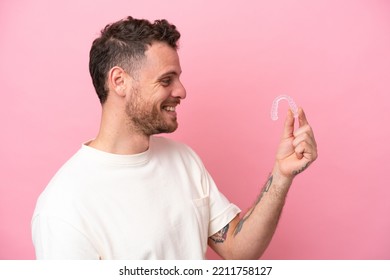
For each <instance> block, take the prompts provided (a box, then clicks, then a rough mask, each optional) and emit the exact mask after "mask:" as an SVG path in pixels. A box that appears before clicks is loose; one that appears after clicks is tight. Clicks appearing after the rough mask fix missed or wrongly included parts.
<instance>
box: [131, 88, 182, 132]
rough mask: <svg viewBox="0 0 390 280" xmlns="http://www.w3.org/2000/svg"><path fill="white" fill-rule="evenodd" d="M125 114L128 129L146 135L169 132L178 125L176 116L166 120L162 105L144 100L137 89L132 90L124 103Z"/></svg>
mask: <svg viewBox="0 0 390 280" xmlns="http://www.w3.org/2000/svg"><path fill="white" fill-rule="evenodd" d="M171 102H172V101H171ZM175 102H177V101H175ZM126 115H127V117H128V123H129V127H130V129H132V130H135V131H136V132H138V133H142V134H144V135H146V136H151V135H154V134H160V133H171V132H174V131H175V130H176V129H177V127H178V123H177V121H176V118H174V119H172V120H166V119H165V118H164V112H163V109H162V107H159V105H158V104H154V103H152V102H150V101H149V102H148V101H147V100H144V99H143V98H142V94H141V93H140V91H139V90H137V89H134V90H133V92H132V94H131V97H130V99H129V100H128V102H127V104H126Z"/></svg>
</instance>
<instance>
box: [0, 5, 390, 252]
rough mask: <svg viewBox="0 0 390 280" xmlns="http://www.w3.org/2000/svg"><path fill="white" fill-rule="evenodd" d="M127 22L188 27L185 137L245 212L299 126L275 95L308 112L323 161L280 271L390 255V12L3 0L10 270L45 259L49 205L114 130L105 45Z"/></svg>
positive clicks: (287, 234)
mask: <svg viewBox="0 0 390 280" xmlns="http://www.w3.org/2000/svg"><path fill="white" fill-rule="evenodd" d="M127 15H133V16H135V17H144V18H148V19H150V20H154V19H156V18H167V19H168V20H169V21H171V22H173V23H174V24H175V25H177V27H178V28H179V30H180V31H181V33H182V40H181V49H180V56H181V63H182V68H183V71H184V73H183V82H184V84H185V85H186V88H187V94H188V95H187V99H186V100H184V102H182V105H181V106H180V109H179V117H180V128H179V130H178V131H177V132H176V133H174V134H172V135H170V136H169V137H172V138H174V139H177V140H180V141H184V142H186V143H188V144H189V145H190V146H192V147H193V148H194V149H195V150H196V151H197V152H198V153H199V154H200V156H201V157H202V158H203V160H204V163H205V164H206V166H207V167H208V169H209V171H210V172H211V173H212V175H213V177H214V179H215V181H216V182H217V184H218V185H219V188H220V189H221V190H222V191H223V192H224V193H225V195H226V196H227V197H228V198H230V199H231V200H232V201H233V202H235V203H236V204H237V205H239V206H240V207H241V208H243V209H247V208H248V207H249V206H250V205H251V204H252V203H253V201H254V200H255V198H256V196H257V194H258V193H259V189H260V187H261V186H262V185H263V183H264V181H265V179H266V177H267V175H268V172H269V171H270V170H271V167H272V165H273V157H274V153H275V148H276V146H277V143H278V140H279V137H280V132H281V129H282V123H283V121H282V120H279V121H277V122H273V121H271V119H270V108H271V103H272V100H273V98H274V97H276V96H277V95H279V94H289V95H291V96H292V97H293V98H294V99H295V100H296V102H297V103H298V104H299V105H300V106H302V107H303V108H304V109H305V111H306V113H307V117H308V119H309V121H310V123H311V125H312V127H313V129H314V131H315V133H316V139H317V142H318V147H319V158H318V160H317V162H316V163H315V164H313V165H312V166H311V168H310V169H308V170H307V171H306V172H305V173H304V174H301V175H300V176H299V177H298V178H297V179H296V181H295V183H294V185H293V187H292V189H291V191H290V193H289V196H288V200H287V204H286V206H285V209H284V212H283V215H282V219H281V221H280V224H279V227H278V230H277V232H276V234H275V236H274V239H273V241H272V243H271V245H270V247H269V248H268V250H267V251H266V253H265V255H264V256H263V258H264V259H390V218H389V214H390V203H389V198H390V168H389V156H390V144H389V143H390V125H389V124H388V122H389V120H390V118H389V116H390V107H389V104H390V4H389V2H388V1H386V0H343V1H340V0H316V1H312V0H299V1H292V0H291V1H290V0H274V1H265V0H261V1H254V0H253V1H226V0H224V1H205V0H204V1H200V0H192V1H179V0H177V1H174V0H166V1H141V0H138V1H129V0H116V1H109V0H107V1H104V0H100V1H95V0H85V1H80V0H77V1H76V0H67V1H51V0H35V1H27V0H25V1H12V0H2V1H1V2H0V90H1V97H2V102H1V110H0V120H1V124H2V129H1V132H0V133H1V137H0V143H1V144H0V155H1V161H0V172H1V173H0V176H1V178H0V259H33V258H34V257H35V256H34V250H33V246H32V242H31V233H30V232H31V231H30V220H31V216H32V213H33V209H34V207H35V202H36V199H37V197H38V195H39V194H40V192H41V191H42V190H43V188H44V187H45V186H46V184H47V183H48V181H49V180H50V179H51V177H52V176H53V174H54V173H55V172H56V171H57V169H58V168H59V167H60V166H61V165H62V164H63V163H64V162H65V161H66V160H67V159H68V158H69V157H70V156H71V155H72V154H73V153H74V152H75V151H76V150H77V149H78V148H79V146H80V144H81V142H83V141H85V140H88V139H90V138H93V137H94V136H95V134H96V132H97V129H98V125H99V120H100V106H99V103H98V99H97V97H96V95H95V93H94V90H93V87H92V84H91V81H90V77H89V73H88V52H89V48H90V45H91V42H92V40H93V39H94V38H95V37H96V36H97V34H98V32H99V30H100V29H101V28H103V27H104V26H105V25H106V24H107V23H109V22H112V21H116V20H118V19H120V18H123V17H125V16H127ZM281 109H282V110H281V111H280V114H281V116H282V118H284V116H285V110H286V109H287V105H286V104H285V103H283V104H281ZM209 257H210V258H216V256H215V255H214V254H213V253H209Z"/></svg>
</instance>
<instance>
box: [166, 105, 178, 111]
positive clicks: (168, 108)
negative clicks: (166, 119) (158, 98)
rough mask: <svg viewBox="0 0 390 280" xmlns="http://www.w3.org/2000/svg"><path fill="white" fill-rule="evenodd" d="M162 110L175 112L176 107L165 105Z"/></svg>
mask: <svg viewBox="0 0 390 280" xmlns="http://www.w3.org/2000/svg"><path fill="white" fill-rule="evenodd" d="M164 110H166V111H170V112H175V111H176V108H175V107H172V106H166V107H165V108H164Z"/></svg>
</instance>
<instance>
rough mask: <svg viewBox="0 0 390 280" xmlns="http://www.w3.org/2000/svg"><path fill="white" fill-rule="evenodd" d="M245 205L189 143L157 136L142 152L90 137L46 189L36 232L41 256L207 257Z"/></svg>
mask: <svg viewBox="0 0 390 280" xmlns="http://www.w3.org/2000/svg"><path fill="white" fill-rule="evenodd" d="M239 212H240V210H239V209H238V207H237V206H235V205H234V204H231V203H230V202H229V201H228V200H227V199H226V198H225V197H224V196H223V195H222V194H221V193H220V192H219V191H218V189H217V187H216V186H215V183H214V181H213V180H212V178H211V176H210V175H209V174H208V172H207V170H206V169H205V167H204V166H203V164H202V162H201V160H200V159H199V157H198V156H197V155H196V154H195V153H194V152H193V151H192V150H191V149H190V148H189V147H187V146H185V145H183V144H180V143H177V142H174V141H172V140H169V139H166V138H162V137H151V140H150V147H149V149H148V150H147V151H146V152H144V153H141V154H136V155H116V154H110V153H106V152H103V151H99V150H96V149H94V148H91V147H89V146H87V145H83V146H82V147H81V149H80V150H79V151H78V152H77V153H76V154H75V155H74V156H73V157H72V158H71V159H70V160H69V161H68V162H67V163H66V164H65V165H64V166H63V167H62V168H61V169H60V170H59V171H58V173H57V174H56V175H55V176H54V178H53V179H52V180H51V182H50V183H49V185H48V186H47V187H46V189H45V190H44V192H43V193H42V194H41V195H40V197H39V199H38V202H37V205H36V209H35V212H34V215H33V219H32V236H33V242H34V246H35V251H36V257H37V258H38V259H204V258H205V253H206V249H207V239H208V237H209V236H211V235H213V234H214V233H216V232H218V231H219V230H221V229H222V228H223V227H224V226H225V225H227V224H228V223H229V222H230V221H231V220H232V219H233V218H234V217H235V216H236V215H237V214H238V213H239Z"/></svg>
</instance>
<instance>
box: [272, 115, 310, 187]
mask: <svg viewBox="0 0 390 280" xmlns="http://www.w3.org/2000/svg"><path fill="white" fill-rule="evenodd" d="M294 121H295V120H294V116H293V113H292V112H291V110H289V111H288V114H287V118H286V121H285V124H284V130H283V134H282V139H281V141H280V144H279V148H278V150H277V153H276V163H275V169H274V171H275V172H277V173H279V175H281V176H283V177H285V178H286V179H289V180H292V179H293V178H294V177H295V176H296V175H297V174H299V173H301V172H302V171H304V170H305V169H306V168H307V167H308V166H309V165H310V164H311V163H312V162H313V161H315V160H316V158H317V143H316V141H315V139H314V133H313V130H312V129H311V127H310V125H309V123H308V121H307V119H306V115H305V113H304V112H303V110H302V108H299V110H298V121H299V128H298V129H297V130H295V131H294Z"/></svg>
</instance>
